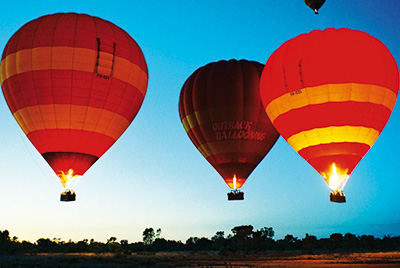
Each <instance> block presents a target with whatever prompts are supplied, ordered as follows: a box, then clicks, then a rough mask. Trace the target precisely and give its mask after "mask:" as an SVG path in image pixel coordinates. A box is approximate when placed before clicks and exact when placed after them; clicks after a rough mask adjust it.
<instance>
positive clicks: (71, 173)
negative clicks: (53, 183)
mask: <svg viewBox="0 0 400 268" xmlns="http://www.w3.org/2000/svg"><path fill="white" fill-rule="evenodd" d="M60 172H61V173H59V174H57V176H58V177H59V178H60V180H61V184H62V185H63V187H64V188H66V187H67V186H68V184H69V182H71V181H72V180H73V179H75V178H79V177H81V175H74V170H73V169H72V168H70V169H69V170H68V173H67V174H65V173H64V171H62V170H61V171H60Z"/></svg>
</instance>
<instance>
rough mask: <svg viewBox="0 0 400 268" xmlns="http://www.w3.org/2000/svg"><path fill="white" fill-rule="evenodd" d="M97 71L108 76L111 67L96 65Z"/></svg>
mask: <svg viewBox="0 0 400 268" xmlns="http://www.w3.org/2000/svg"><path fill="white" fill-rule="evenodd" d="M97 73H98V74H101V75H107V76H110V75H111V69H110V68H108V67H103V66H100V65H99V66H97Z"/></svg>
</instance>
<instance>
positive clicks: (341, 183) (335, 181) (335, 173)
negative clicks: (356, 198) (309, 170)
mask: <svg viewBox="0 0 400 268" xmlns="http://www.w3.org/2000/svg"><path fill="white" fill-rule="evenodd" d="M322 176H323V177H324V179H325V181H326V182H327V183H328V185H329V188H330V189H331V190H332V191H333V192H341V191H343V188H344V187H345V186H346V183H347V181H348V180H349V177H350V176H349V175H348V174H347V170H340V169H338V168H337V167H336V164H335V163H333V164H332V172H331V173H330V174H328V175H326V174H325V173H323V174H322Z"/></svg>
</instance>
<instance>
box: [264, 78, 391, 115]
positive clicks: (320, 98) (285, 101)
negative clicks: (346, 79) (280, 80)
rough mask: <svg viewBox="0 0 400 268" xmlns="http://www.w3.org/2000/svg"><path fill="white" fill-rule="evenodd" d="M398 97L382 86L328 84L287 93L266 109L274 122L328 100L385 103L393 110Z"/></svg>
mask: <svg viewBox="0 0 400 268" xmlns="http://www.w3.org/2000/svg"><path fill="white" fill-rule="evenodd" d="M396 99H397V96H396V94H395V93H394V92H393V91H392V90H390V89H387V88H384V87H380V86H375V85H364V84H355V83H347V84H328V85H321V86H316V87H308V88H303V89H301V90H298V91H296V92H289V93H286V94H285V95H282V96H280V97H278V98H276V99H275V100H273V101H271V102H270V104H269V105H268V106H267V108H266V109H265V111H266V112H267V114H268V116H269V118H270V119H271V121H272V122H273V121H274V120H275V119H276V118H277V117H278V116H280V115H282V114H284V113H287V112H289V111H290V110H292V109H297V108H302V107H305V106H307V105H311V104H322V103H327V102H345V101H355V102H370V103H374V104H381V105H384V106H386V107H387V108H389V109H390V110H391V111H392V110H393V107H394V105H395V103H396Z"/></svg>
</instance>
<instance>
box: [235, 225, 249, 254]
mask: <svg viewBox="0 0 400 268" xmlns="http://www.w3.org/2000/svg"><path fill="white" fill-rule="evenodd" d="M253 228H254V227H253V226H252V225H242V226H236V227H234V228H233V229H232V233H233V238H232V239H233V241H234V244H235V245H236V248H237V249H238V250H240V251H243V252H248V251H249V250H250V247H251V239H252V237H253Z"/></svg>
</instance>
